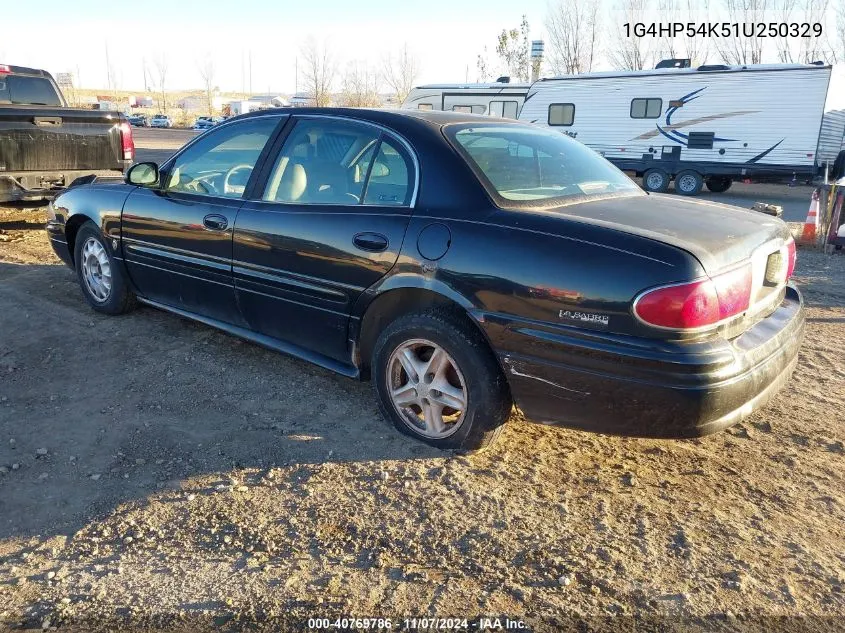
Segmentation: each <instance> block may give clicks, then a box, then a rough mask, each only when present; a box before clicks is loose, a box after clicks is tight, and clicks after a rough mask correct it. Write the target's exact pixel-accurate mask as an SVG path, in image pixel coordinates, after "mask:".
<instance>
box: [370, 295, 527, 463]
mask: <svg viewBox="0 0 845 633" xmlns="http://www.w3.org/2000/svg"><path fill="white" fill-rule="evenodd" d="M372 376H373V383H374V387H375V390H376V394H377V396H378V401H379V406H380V408H381V411H382V413H383V414H384V416H385V417H386V418H387V419H389V420H390V421H391V422H392V423H393V425H394V426H395V427H396V428H397V429H398V430H399V431H400V432H402V433H404V434H406V435H410V436H411V437H413V438H415V439H418V440H420V441H422V442H425V443H426V444H429V445H431V446H435V447H437V448H441V449H458V450H467V451H471V450H477V449H481V448H484V447H485V446H487V445H489V444H490V443H491V442H493V440H495V439H496V437H497V436H498V435H499V433H500V431H501V428H502V425H503V424H504V423H505V421H506V420H507V418H508V415H509V414H510V411H511V406H512V403H511V397H510V391H509V389H508V385H507V381H506V380H505V377H504V376H503V375H502V372H501V369H500V368H499V364H498V362H497V361H496V358H495V356H494V355H493V353H492V351H491V350H490V348H489V347H488V346H487V342H486V341H485V340H484V339H483V338H482V337H481V335H480V334H479V333H478V332H473V331H472V329H471V328H470V327H469V326H466V325H464V324H462V323H461V322H460V321H459V320H458V319H456V318H455V317H453V316H452V315H450V314H448V313H444V312H440V311H432V312H423V313H417V314H409V315H406V316H404V317H400V318H399V319H397V320H396V321H394V322H393V323H391V324H390V325H389V326H388V327H387V328H386V329H385V330H384V331H383V332H382V333H381V335H380V336H379V338H378V340H377V341H376V344H375V348H374V350H373V357H372Z"/></svg>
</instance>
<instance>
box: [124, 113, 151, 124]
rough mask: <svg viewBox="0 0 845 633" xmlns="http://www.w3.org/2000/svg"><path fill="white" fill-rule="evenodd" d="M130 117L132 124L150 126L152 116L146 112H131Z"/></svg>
mask: <svg viewBox="0 0 845 633" xmlns="http://www.w3.org/2000/svg"><path fill="white" fill-rule="evenodd" d="M128 118H129V123H130V125H134V126H135V127H150V118H149V117H148V116H147V115H146V114H130V115H129V117H128Z"/></svg>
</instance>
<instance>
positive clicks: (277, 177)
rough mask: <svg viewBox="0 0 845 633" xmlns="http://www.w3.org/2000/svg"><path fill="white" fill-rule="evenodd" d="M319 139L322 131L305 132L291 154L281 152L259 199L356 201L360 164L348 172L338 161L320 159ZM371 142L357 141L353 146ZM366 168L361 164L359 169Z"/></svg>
mask: <svg viewBox="0 0 845 633" xmlns="http://www.w3.org/2000/svg"><path fill="white" fill-rule="evenodd" d="M322 138H323V134H322V130H320V129H314V128H311V129H307V131H304V132H300V133H299V134H298V135H297V137H296V138H295V142H294V144H293V149H292V150H291V151H287V150H283V152H282V155H281V156H279V159H278V161H277V162H276V166H275V168H274V169H273V173H272V174H271V176H270V180H269V182H268V183H267V188H266V190H265V192H264V197H263V199H264V200H265V201H268V202H309V203H317V204H319V203H323V204H358V203H359V202H360V195H361V191H362V190H363V186H364V178H365V177H366V173H363V172H364V171H365V169H363V170H362V165H361V164H360V163H356V164H355V165H354V167H353V168H352V169H351V170H350V169H348V168H346V167H344V165H343V163H344V161H343V159H342V158H341V159H340V160H339V161H338V160H331V159H325V158H322V155H321V153H320V152H319V151H318V148H319V147H320V141H321V139H322ZM373 140H374V139H369V138H362V139H358V140H356V141H355V143H354V144H353V147H357V146H360V145H361V143H362V142H364V143H367V142H372V141H373ZM366 166H367V163H366V162H364V164H363V167H364V168H366ZM350 173H351V176H350Z"/></svg>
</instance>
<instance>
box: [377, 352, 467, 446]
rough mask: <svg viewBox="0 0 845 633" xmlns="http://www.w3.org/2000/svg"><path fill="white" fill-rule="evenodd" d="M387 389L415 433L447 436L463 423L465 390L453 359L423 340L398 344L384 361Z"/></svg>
mask: <svg viewBox="0 0 845 633" xmlns="http://www.w3.org/2000/svg"><path fill="white" fill-rule="evenodd" d="M387 367H388V371H387V390H388V393H389V394H390V399H391V401H392V402H393V406H394V407H395V408H396V410H397V411H398V412H399V415H400V416H401V417H402V419H403V420H404V421H405V423H406V424H408V426H410V427H411V428H412V429H413V430H414V431H415V432H416V433H419V434H420V435H423V436H425V437H428V438H432V439H441V438H445V437H449V436H450V435H452V434H453V433H455V432H456V431H457V430H458V429H459V428H460V426H461V423H462V422H463V420H464V415H465V413H466V409H467V387H466V381H465V380H464V376H463V374H462V373H461V370H460V369H459V368H458V364H457V363H456V362H455V359H454V358H452V356H450V355H449V353H448V352H447V351H446V350H445V349H443V348H442V347H440V346H439V345H437V344H436V343H433V342H431V341H429V340H426V339H413V340H409V341H405V342H404V343H402V344H401V345H399V346H398V347H397V348H396V349H395V350H394V351H393V353H392V354H391V355H390V359H389V360H388V365H387Z"/></svg>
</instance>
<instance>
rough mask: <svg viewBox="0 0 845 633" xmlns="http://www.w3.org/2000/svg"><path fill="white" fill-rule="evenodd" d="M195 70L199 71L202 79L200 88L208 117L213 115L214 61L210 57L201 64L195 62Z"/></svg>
mask: <svg viewBox="0 0 845 633" xmlns="http://www.w3.org/2000/svg"><path fill="white" fill-rule="evenodd" d="M197 70H199V73H200V78H201V79H202V87H203V90H204V91H205V103H206V106H207V108H208V114H209V116H210V115H212V114H214V74H215V67H214V60H212V59H211V57H210V56H206V58H205V59H203V60H202V61H201V62H197Z"/></svg>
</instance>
